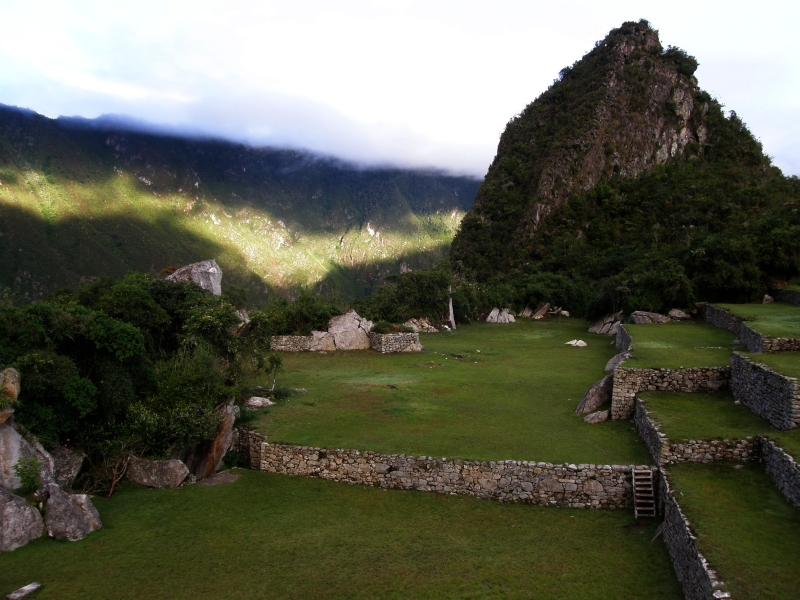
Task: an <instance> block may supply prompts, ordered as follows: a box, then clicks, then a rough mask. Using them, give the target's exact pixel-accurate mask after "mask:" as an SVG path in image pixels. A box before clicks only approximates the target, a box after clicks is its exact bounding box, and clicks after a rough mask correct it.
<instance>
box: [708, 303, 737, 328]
mask: <svg viewBox="0 0 800 600" xmlns="http://www.w3.org/2000/svg"><path fill="white" fill-rule="evenodd" d="M704 308H705V315H706V323H711V324H712V325H714V326H716V327H720V328H722V329H727V330H728V331H730V332H731V333H732V334H734V335H739V327H740V326H741V324H742V319H741V318H740V317H737V316H736V315H734V314H732V313H730V312H728V311H727V310H724V309H722V308H717V307H716V306H712V305H711V304H706V305H705V307H704Z"/></svg>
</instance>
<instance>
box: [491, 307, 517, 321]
mask: <svg viewBox="0 0 800 600" xmlns="http://www.w3.org/2000/svg"><path fill="white" fill-rule="evenodd" d="M486 322H487V323H515V322H516V319H515V318H514V315H512V314H511V313H510V312H509V309H507V308H504V309H503V310H500V309H499V308H493V309H492V312H490V313H489V316H488V317H486Z"/></svg>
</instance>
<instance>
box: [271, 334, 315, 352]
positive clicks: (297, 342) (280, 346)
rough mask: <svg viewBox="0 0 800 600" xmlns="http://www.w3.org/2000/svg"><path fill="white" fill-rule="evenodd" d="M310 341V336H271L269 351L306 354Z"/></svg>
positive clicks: (309, 348)
mask: <svg viewBox="0 0 800 600" xmlns="http://www.w3.org/2000/svg"><path fill="white" fill-rule="evenodd" d="M312 339H313V338H312V337H311V336H310V335H273V336H272V338H271V339H270V349H272V350H274V351H275V352H308V351H310V350H311V340H312Z"/></svg>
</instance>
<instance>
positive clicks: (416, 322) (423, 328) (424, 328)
mask: <svg viewBox="0 0 800 600" xmlns="http://www.w3.org/2000/svg"><path fill="white" fill-rule="evenodd" d="M403 325H405V326H406V327H408V328H409V329H411V331H413V332H414V333H439V330H438V329H436V327H434V326H433V325H431V322H430V321H428V319H426V318H424V317H423V318H421V319H409V320H408V321H406V322H405V323H403Z"/></svg>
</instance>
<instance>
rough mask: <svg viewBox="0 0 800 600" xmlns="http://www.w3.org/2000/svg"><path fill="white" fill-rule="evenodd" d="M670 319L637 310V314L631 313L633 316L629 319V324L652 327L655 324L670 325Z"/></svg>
mask: <svg viewBox="0 0 800 600" xmlns="http://www.w3.org/2000/svg"><path fill="white" fill-rule="evenodd" d="M669 322H670V318H669V317H665V316H664V315H660V314H658V313H654V312H647V311H644V310H637V311H636V312H633V313H631V316H630V317H628V323H633V324H635V325H650V324H653V323H669Z"/></svg>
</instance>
